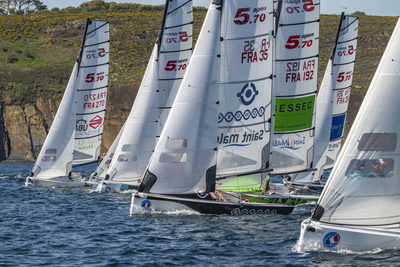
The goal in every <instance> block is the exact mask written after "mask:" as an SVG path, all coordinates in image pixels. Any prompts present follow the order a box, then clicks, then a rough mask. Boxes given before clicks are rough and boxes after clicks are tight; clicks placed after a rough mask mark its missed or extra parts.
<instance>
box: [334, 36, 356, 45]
mask: <svg viewBox="0 0 400 267" xmlns="http://www.w3.org/2000/svg"><path fill="white" fill-rule="evenodd" d="M357 39H358V37H355V38H353V39H350V40H346V41H342V42H338V44H344V43H348V42H351V41H354V40H357Z"/></svg>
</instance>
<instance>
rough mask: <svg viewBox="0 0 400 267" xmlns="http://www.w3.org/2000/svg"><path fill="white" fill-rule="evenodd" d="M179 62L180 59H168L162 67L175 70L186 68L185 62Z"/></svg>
mask: <svg viewBox="0 0 400 267" xmlns="http://www.w3.org/2000/svg"><path fill="white" fill-rule="evenodd" d="M179 63H180V61H179V62H178V60H169V61H168V62H167V65H166V66H165V68H164V69H165V70H166V71H177V70H184V69H186V63H184V64H179Z"/></svg>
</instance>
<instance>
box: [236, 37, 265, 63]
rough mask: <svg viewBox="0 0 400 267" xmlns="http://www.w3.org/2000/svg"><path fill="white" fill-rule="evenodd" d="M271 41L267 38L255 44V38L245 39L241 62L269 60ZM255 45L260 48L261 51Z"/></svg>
mask: <svg viewBox="0 0 400 267" xmlns="http://www.w3.org/2000/svg"><path fill="white" fill-rule="evenodd" d="M270 45H271V44H270V41H269V40H267V39H266V38H264V39H262V40H261V43H260V44H257V45H255V40H251V41H244V46H243V52H242V59H241V63H242V64H244V63H253V62H258V61H264V60H268V50H269V48H270ZM255 47H258V48H260V50H259V51H257V50H256V48H255Z"/></svg>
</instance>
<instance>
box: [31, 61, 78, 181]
mask: <svg viewBox="0 0 400 267" xmlns="http://www.w3.org/2000/svg"><path fill="white" fill-rule="evenodd" d="M77 76H78V63H75V65H74V68H73V70H72V74H71V77H70V78H69V82H68V85H67V89H66V90H65V92H64V96H63V98H62V100H61V103H60V106H59V107H58V110H57V113H56V116H55V117H54V120H53V123H52V124H51V127H50V130H49V133H48V134H47V137H46V140H45V141H44V144H43V146H42V149H41V150H40V153H39V156H38V157H37V160H36V162H35V165H34V166H33V169H32V173H33V177H39V178H52V177H58V176H68V174H69V172H70V171H71V168H72V153H73V149H74V145H73V144H74V133H75V110H76V80H77ZM31 176H32V175H31Z"/></svg>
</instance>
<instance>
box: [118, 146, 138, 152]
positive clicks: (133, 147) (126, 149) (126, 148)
mask: <svg viewBox="0 0 400 267" xmlns="http://www.w3.org/2000/svg"><path fill="white" fill-rule="evenodd" d="M121 150H122V152H131V151H136V145H132V144H126V145H123V146H122V148H121Z"/></svg>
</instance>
